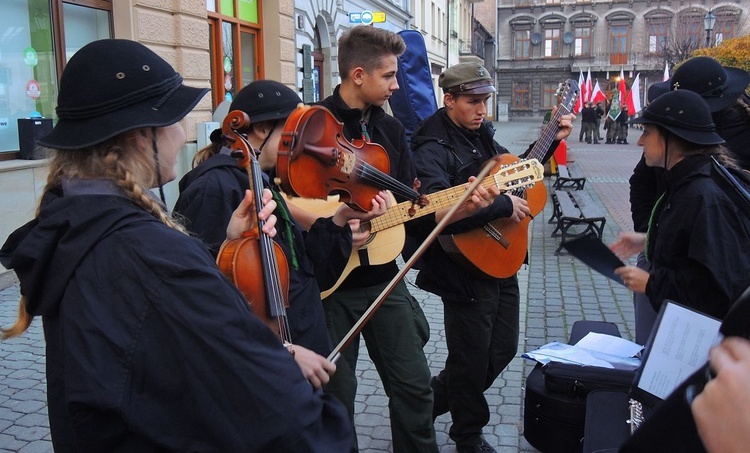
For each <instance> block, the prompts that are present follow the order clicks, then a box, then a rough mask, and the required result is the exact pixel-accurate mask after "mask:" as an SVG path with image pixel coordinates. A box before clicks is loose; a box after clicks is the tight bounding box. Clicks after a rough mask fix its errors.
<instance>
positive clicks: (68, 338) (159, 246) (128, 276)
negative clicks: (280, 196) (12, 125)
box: [0, 190, 352, 452]
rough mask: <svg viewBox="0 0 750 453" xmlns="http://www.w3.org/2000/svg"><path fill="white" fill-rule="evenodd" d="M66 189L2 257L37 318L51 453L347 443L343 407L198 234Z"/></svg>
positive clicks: (107, 198)
mask: <svg viewBox="0 0 750 453" xmlns="http://www.w3.org/2000/svg"><path fill="white" fill-rule="evenodd" d="M110 192H116V190H115V191H110ZM66 193H67V196H62V193H61V191H59V190H56V191H47V192H46V194H45V196H44V198H43V200H42V206H41V211H40V213H39V216H38V218H37V219H35V220H33V221H31V222H29V223H28V224H27V225H25V226H23V227H21V228H20V229H18V230H16V231H15V232H14V233H13V234H11V236H10V237H9V238H8V240H7V242H6V243H5V245H4V246H3V248H2V250H1V251H0V262H2V264H3V265H4V266H6V267H7V268H9V269H13V270H15V272H16V274H17V275H18V278H19V280H20V283H21V294H23V295H25V296H26V297H27V298H28V302H27V310H28V311H29V312H30V313H31V314H32V315H33V316H42V318H43V323H44V334H45V340H46V347H47V361H46V367H47V399H48V403H49V418H50V430H51V433H52V440H53V444H54V446H55V450H56V451H64V452H68V451H85V452H97V451H101V452H109V451H144V452H148V451H245V452H250V451H252V452H267V451H290V452H291V451H298V452H308V451H320V452H330V451H346V450H348V448H349V445H350V444H351V432H352V429H351V425H350V423H349V420H348V416H347V415H346V411H345V410H344V408H343V406H341V405H340V404H338V402H335V401H333V400H332V399H331V398H329V397H328V396H326V395H324V394H322V393H321V392H316V391H314V390H313V389H312V387H311V386H310V383H309V382H307V380H306V379H305V378H304V376H303V375H302V373H301V372H300V369H299V367H298V366H297V364H296V363H295V361H294V359H293V358H292V357H291V356H290V354H289V353H288V352H287V351H286V350H285V349H284V348H283V346H282V345H281V342H280V341H279V339H278V338H277V337H276V336H275V335H274V334H273V333H272V332H271V330H270V329H268V328H267V327H266V326H265V325H264V324H263V323H262V322H261V321H260V320H258V319H257V318H256V317H254V316H253V315H252V314H251V312H250V309H249V307H248V305H247V303H246V302H245V300H244V298H243V297H242V295H241V294H240V293H239V291H237V289H235V287H234V285H232V284H231V283H230V282H229V281H228V280H227V279H226V278H224V276H223V275H221V273H220V271H219V270H218V268H217V267H216V265H215V264H214V262H213V258H212V257H211V255H210V253H208V250H207V249H206V248H205V246H204V245H203V243H202V241H200V240H199V239H195V238H191V237H189V236H186V235H184V234H182V233H180V232H178V231H176V230H173V229H171V228H169V227H167V226H166V225H164V224H162V223H161V222H159V221H158V220H157V219H155V218H154V217H152V216H151V215H149V214H148V213H146V212H145V211H144V210H143V209H141V208H140V207H138V206H136V205H135V204H134V203H133V202H132V201H130V200H129V199H127V198H124V197H123V196H120V195H112V194H106V192H102V194H89V195H73V194H72V193H71V192H66ZM76 447H77V448H76Z"/></svg>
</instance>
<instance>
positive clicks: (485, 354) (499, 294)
mask: <svg viewBox="0 0 750 453" xmlns="http://www.w3.org/2000/svg"><path fill="white" fill-rule="evenodd" d="M438 84H439V86H440V88H442V90H443V102H444V105H445V106H444V107H443V108H440V109H439V110H437V112H435V113H434V114H433V115H432V116H430V117H428V118H427V119H425V120H424V121H423V123H422V124H421V125H420V127H419V128H418V129H417V130H416V131H414V134H412V139H411V146H412V151H413V156H414V163H415V165H416V168H417V175H418V177H419V180H420V181H421V183H422V190H423V192H424V193H425V194H431V193H435V192H438V191H440V190H444V189H448V188H450V187H454V186H457V185H460V184H463V183H466V182H470V181H473V180H474V179H473V178H474V177H475V176H476V175H477V174H478V173H479V172H480V170H481V167H482V166H483V165H484V163H485V162H486V161H488V160H490V159H492V158H494V157H495V156H498V155H501V154H506V153H508V150H507V149H506V148H503V147H502V146H500V145H499V144H498V143H497V142H496V141H495V140H494V132H495V131H494V128H493V127H492V123H490V122H489V121H488V120H487V119H486V118H485V117H486V115H487V102H488V101H489V99H490V97H491V96H492V93H493V92H495V87H494V82H493V79H492V76H491V75H490V73H489V72H488V71H487V70H486V69H485V68H484V67H483V66H481V65H480V64H477V63H460V64H457V65H454V66H451V67H450V68H448V69H446V70H445V71H444V72H443V73H442V74H441V75H440V77H439V78H438ZM553 115H554V111H553ZM574 118H575V117H574V116H573V115H572V114H569V115H563V116H562V117H561V118H560V120H559V127H560V129H559V131H558V133H557V135H556V140H555V141H553V142H552V144H551V145H550V147H549V150H547V152H546V155H545V157H544V158H543V159H542V160H543V161H546V160H548V159H549V158H550V157H551V156H552V153H553V152H554V151H555V149H556V148H557V146H558V144H559V143H560V140H562V139H564V138H566V137H567V136H569V135H570V133H571V131H572V129H573V126H572V123H571V122H572V121H573V119H574ZM447 211H448V209H441V210H438V211H437V212H435V213H434V214H431V215H428V216H424V217H422V218H420V219H417V220H415V221H414V222H410V226H409V228H408V234H411V235H412V236H413V237H414V238H415V240H416V241H417V242H418V243H421V242H422V240H423V238H424V237H426V235H427V234H429V232H430V231H432V230H433V229H434V228H435V226H436V224H437V223H438V222H439V221H440V220H441V219H442V218H443V217H444V216H445V214H446V212H447ZM530 212H531V210H530V208H529V203H528V202H527V201H526V200H525V199H524V198H521V197H517V196H515V195H512V194H510V193H502V194H501V193H500V191H499V189H498V188H497V187H496V186H490V187H489V188H482V186H480V188H479V189H477V191H476V192H475V193H474V194H473V195H472V198H470V200H469V201H467V203H466V204H465V205H463V206H461V207H460V209H459V210H458V211H457V213H456V215H455V216H454V217H453V218H452V219H451V220H452V221H451V223H449V224H448V225H447V226H446V228H445V230H444V233H449V234H454V233H462V232H466V231H470V230H473V229H476V228H481V227H482V226H483V225H484V224H486V223H488V222H490V221H492V220H495V219H498V218H509V219H511V221H512V222H516V223H517V222H520V221H521V220H523V219H524V218H525V217H526V216H527V215H529V213H530ZM417 285H418V286H419V287H420V288H422V289H424V290H426V291H429V292H431V293H434V294H436V295H438V296H440V297H441V299H442V301H443V309H444V322H445V335H446V344H447V347H448V357H447V359H446V362H445V365H444V368H443V369H442V370H441V371H440V372H439V373H438V375H436V376H434V377H433V378H432V382H431V385H432V388H433V390H434V392H435V405H434V409H433V411H432V416H433V418H437V417H439V416H441V415H442V414H445V413H447V412H450V414H451V418H452V425H451V427H450V430H449V435H450V437H451V439H452V440H453V441H454V442H455V443H456V449H457V451H458V452H459V453H492V452H495V451H496V450H495V448H494V447H493V446H492V445H490V443H489V442H488V441H487V440H486V439H485V438H484V436H483V428H484V427H485V426H486V425H487V423H488V422H489V420H490V411H489V404H488V402H487V400H486V398H485V396H484V391H485V390H487V389H488V388H490V387H491V386H492V384H493V383H494V382H495V379H496V378H497V377H498V376H499V375H500V373H501V372H502V371H503V369H505V367H506V366H507V365H508V364H509V363H510V361H511V360H512V359H513V358H514V357H515V355H516V352H517V349H518V332H519V304H520V291H519V287H518V279H517V277H516V275H515V274H514V275H511V276H510V277H508V278H499V279H498V278H494V277H488V276H484V275H477V274H476V273H475V272H473V271H470V270H468V269H466V268H465V267H463V266H462V265H460V264H458V263H457V262H455V261H454V260H453V258H452V257H450V256H449V255H448V254H447V253H446V251H445V250H444V249H443V248H442V247H441V245H440V244H437V243H435V244H432V245H431V246H430V247H429V249H428V250H427V252H426V253H425V256H424V265H423V266H422V268H421V269H420V271H419V274H418V276H417Z"/></svg>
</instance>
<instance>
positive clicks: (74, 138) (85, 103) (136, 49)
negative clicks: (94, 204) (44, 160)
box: [39, 39, 208, 149]
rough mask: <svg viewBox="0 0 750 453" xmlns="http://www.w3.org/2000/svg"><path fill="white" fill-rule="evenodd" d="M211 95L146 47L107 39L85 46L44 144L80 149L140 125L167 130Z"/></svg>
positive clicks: (65, 80) (68, 71)
mask: <svg viewBox="0 0 750 453" xmlns="http://www.w3.org/2000/svg"><path fill="white" fill-rule="evenodd" d="M206 92H208V89H206V88H193V87H188V86H185V85H183V84H182V77H181V76H180V75H179V74H178V73H177V72H175V70H174V69H173V68H172V67H171V66H170V65H169V63H167V62H166V61H164V59H162V58H161V57H159V56H158V55H156V54H155V53H154V52H153V51H151V50H150V49H148V48H147V47H146V46H144V45H143V44H140V43H137V42H135V41H129V40H125V39H103V40H100V41H94V42H91V43H89V44H87V45H85V46H83V47H82V48H81V49H80V50H79V51H78V52H76V53H75V55H73V57H71V59H70V61H69V62H68V64H67V65H66V66H65V70H63V73H62V76H61V77H60V92H59V95H58V97H57V109H56V111H57V117H58V121H57V124H56V125H55V127H54V129H53V130H52V132H50V133H49V134H48V135H46V136H45V137H42V138H41V139H40V140H39V143H40V144H41V145H43V146H47V147H50V148H55V149H81V148H86V147H89V146H93V145H96V144H98V143H102V142H104V141H106V140H108V139H110V138H112V137H114V136H116V135H119V134H121V133H123V132H127V131H130V130H133V129H138V128H141V127H163V126H169V125H171V124H174V123H176V122H177V121H179V120H180V119H182V118H183V117H184V116H185V115H187V114H188V113H189V112H190V111H191V110H192V109H193V107H195V105H196V104H198V102H199V101H200V100H201V98H202V97H203V96H204V95H205V94H206Z"/></svg>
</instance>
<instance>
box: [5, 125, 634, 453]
mask: <svg viewBox="0 0 750 453" xmlns="http://www.w3.org/2000/svg"><path fill="white" fill-rule="evenodd" d="M496 126H497V134H496V138H497V139H498V141H499V142H500V143H501V144H502V145H504V146H506V147H508V148H509V149H510V150H511V152H513V153H514V154H520V153H521V152H523V151H524V150H525V149H526V147H527V146H528V144H529V143H531V142H532V141H533V140H535V139H536V137H537V136H538V135H539V131H540V127H541V124H540V123H539V122H536V121H535V122H530V121H514V122H510V123H496ZM578 127H580V120H577V121H576V129H575V130H574V132H573V134H571V139H572V140H569V143H568V145H569V150H568V159H569V161H571V162H569V166H571V167H577V168H578V170H579V171H580V172H581V173H583V174H584V175H585V176H586V177H587V182H586V186H585V191H586V192H588V194H589V195H591V197H592V198H593V199H594V201H595V203H596V204H598V205H600V207H601V208H602V209H603V210H604V211H606V212H607V222H606V225H605V228H604V241H605V243H610V242H612V241H613V240H614V238H615V237H616V235H617V233H618V232H619V231H621V230H628V229H630V228H631V227H632V224H631V221H630V211H629V203H628V177H629V176H630V173H631V171H632V169H633V167H634V166H635V164H636V162H637V161H638V159H639V158H640V155H641V151H640V148H639V147H638V146H636V145H635V143H636V142H637V139H638V136H639V134H640V132H639V131H637V130H632V129H631V130H630V138H629V139H628V141H629V142H630V144H629V145H604V144H600V145H589V144H586V143H579V142H578V140H577V138H578ZM545 184H547V186H548V187H549V185H550V181H549V180H546V181H545ZM551 214H552V204H551V203H547V206H546V207H545V209H544V212H543V213H542V214H540V215H539V216H538V217H537V218H536V219H535V220H534V221H533V222H532V223H531V227H530V229H529V237H530V241H529V242H530V262H529V265H528V266H524V267H523V268H522V269H521V270H520V271H519V274H518V275H519V280H520V286H521V303H522V305H521V326H520V338H519V344H520V345H519V351H518V357H517V358H516V359H515V360H514V361H513V362H512V363H511V365H510V366H509V367H508V369H507V370H506V371H505V372H504V373H503V374H502V375H501V376H500V378H498V380H497V381H496V382H495V385H494V386H493V387H492V388H491V389H489V390H488V391H487V392H486V394H487V398H488V400H489V402H490V409H491V420H490V424H489V426H488V427H487V428H486V429H485V437H486V438H487V440H488V441H489V443H490V444H492V445H494V446H496V448H497V449H498V451H500V452H535V451H536V450H535V449H534V448H533V447H531V446H530V445H529V444H528V442H526V440H525V439H524V438H523V395H524V379H525V376H526V375H527V373H528V372H529V371H530V370H531V368H533V363H531V362H528V361H526V360H524V359H521V358H520V355H521V354H522V353H523V352H525V351H529V350H532V349H535V348H537V347H539V346H541V345H543V344H545V343H548V342H550V341H553V340H561V341H565V340H567V337H568V333H569V331H570V327H571V326H572V324H573V323H574V322H575V321H577V320H581V319H586V320H604V321H610V322H613V323H615V324H617V326H618V327H619V329H620V332H621V333H622V335H623V336H624V337H625V338H628V339H632V338H633V336H634V323H633V307H632V295H631V294H630V292H629V291H628V290H626V289H625V288H624V287H623V286H620V285H617V284H614V283H612V282H611V281H609V280H608V279H606V278H605V277H602V276H600V275H599V274H596V273H594V272H593V271H591V270H590V269H589V268H588V267H586V266H585V265H583V264H581V263H580V262H578V261H577V260H575V259H573V258H572V257H570V256H568V255H566V254H564V253H563V254H560V255H559V256H556V255H554V251H555V249H556V248H557V246H558V244H559V238H558V237H551V236H550V234H551V232H552V230H553V229H554V226H553V225H552V224H549V223H547V219H549V218H550V216H551ZM0 239H1V240H3V241H4V239H5V238H0ZM415 277H416V274H415V273H414V271H410V272H409V273H408V274H407V278H406V279H407V283H408V285H409V288H410V289H411V291H412V293H413V294H414V296H415V297H416V298H417V299H418V300H419V301H420V302H421V303H422V306H423V309H424V311H425V313H426V315H427V317H428V319H429V321H430V325H431V338H430V341H429V343H428V344H427V346H426V348H425V352H426V354H427V357H428V360H429V363H430V366H431V368H432V370H433V372H434V373H437V372H438V371H439V370H440V369H441V368H442V366H443V363H444V361H445V358H446V355H447V350H446V348H445V341H444V330H443V322H442V305H441V302H440V300H439V299H438V298H437V297H435V296H434V295H431V294H429V293H426V292H424V291H422V290H420V289H419V288H417V287H416V286H415V285H414V283H413V282H414V281H415ZM18 297H19V289H18V286H17V284H12V285H11V286H9V287H7V288H5V289H1V290H0V324H1V325H3V326H8V325H10V324H11V323H12V322H13V321H14V320H15V317H16V310H17V303H18ZM43 342H44V340H43V336H42V331H41V323H40V321H39V320H35V321H34V323H33V325H32V327H31V329H30V330H29V332H27V333H26V334H25V335H24V336H23V337H22V338H18V339H13V340H10V341H7V342H3V343H0V358H1V359H2V363H1V364H0V452H10V451H18V452H23V453H31V452H49V451H52V448H51V442H50V437H49V428H48V423H47V411H46V397H45V389H46V385H45V379H44V344H43ZM358 374H359V378H360V380H359V383H360V384H359V393H358V397H357V403H358V406H357V415H356V420H355V422H356V425H357V431H358V435H359V444H360V447H361V450H362V451H363V452H389V451H391V445H390V429H389V424H388V400H387V397H386V396H385V394H384V393H383V390H382V387H381V386H380V380H379V378H378V375H377V372H376V371H375V368H374V366H373V365H372V363H371V362H370V361H369V359H368V357H367V352H366V350H365V349H364V346H363V347H362V349H361V351H360V362H359V364H358ZM449 426H450V415H449V414H446V415H443V416H441V417H439V418H438V419H437V421H436V424H435V428H436V431H437V439H438V445H439V447H440V451H441V452H442V453H453V452H455V446H454V444H453V442H452V441H451V440H450V439H449V437H448V428H449Z"/></svg>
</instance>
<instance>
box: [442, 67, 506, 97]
mask: <svg viewBox="0 0 750 453" xmlns="http://www.w3.org/2000/svg"><path fill="white" fill-rule="evenodd" d="M438 86H440V88H442V89H443V93H446V94H447V93H450V94H486V93H494V92H495V86H494V82H493V80H492V77H491V76H490V73H489V72H487V70H486V69H485V68H484V66H482V65H481V64H479V63H459V64H457V65H454V66H451V67H450V68H448V69H446V70H445V71H443V73H442V74H440V77H439V78H438Z"/></svg>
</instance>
